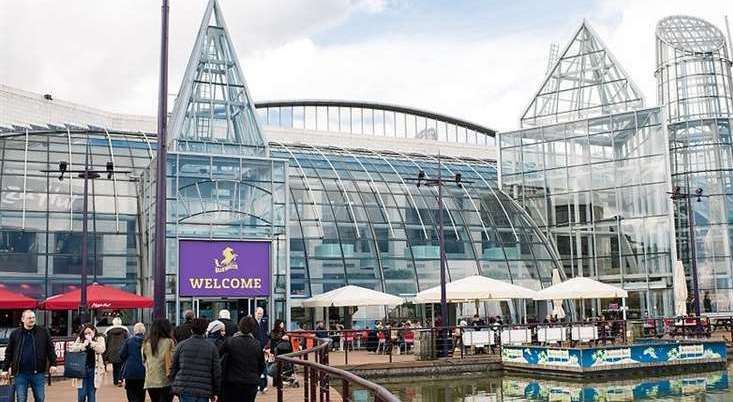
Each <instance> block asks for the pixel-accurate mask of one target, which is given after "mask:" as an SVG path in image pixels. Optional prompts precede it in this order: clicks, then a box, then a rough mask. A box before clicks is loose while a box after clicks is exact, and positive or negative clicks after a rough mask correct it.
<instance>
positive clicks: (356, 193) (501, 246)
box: [0, 127, 559, 296]
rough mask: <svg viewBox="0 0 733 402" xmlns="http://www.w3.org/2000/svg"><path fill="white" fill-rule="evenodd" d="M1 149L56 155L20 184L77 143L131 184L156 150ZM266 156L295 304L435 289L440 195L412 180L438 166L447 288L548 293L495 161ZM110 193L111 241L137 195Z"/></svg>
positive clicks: (109, 138)
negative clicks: (276, 173)
mask: <svg viewBox="0 0 733 402" xmlns="http://www.w3.org/2000/svg"><path fill="white" fill-rule="evenodd" d="M0 137H3V138H5V140H6V141H10V140H12V141H13V143H14V144H17V148H18V149H19V151H18V152H20V153H19V154H18V155H19V157H22V156H23V155H24V152H23V150H24V149H29V150H34V152H38V151H42V150H43V149H44V148H47V147H51V148H52V149H50V151H52V152H54V155H51V154H50V153H49V155H48V156H47V155H37V156H38V158H39V159H40V160H44V161H49V162H48V163H36V162H33V163H34V165H33V166H32V167H29V168H27V172H28V173H27V174H28V175H32V174H33V175H36V174H37V171H39V170H42V169H46V168H49V167H50V168H54V167H55V166H51V165H53V164H55V163H56V162H55V159H57V158H58V157H60V156H59V155H64V156H66V155H68V154H69V152H72V151H73V160H74V162H73V163H74V164H76V163H80V159H79V158H80V157H81V156H80V155H83V153H81V152H82V151H80V150H83V147H84V144H85V143H86V141H85V138H88V141H89V143H90V144H91V145H92V153H93V154H95V155H100V158H102V159H104V160H105V161H106V160H109V159H111V160H113V161H114V162H115V164H116V165H117V166H121V167H125V168H129V170H132V171H133V172H139V171H140V170H141V169H144V168H145V167H146V166H147V164H148V163H149V161H150V160H151V159H152V157H154V155H155V150H156V143H155V138H154V137H150V136H149V135H146V134H144V133H124V132H112V131H108V130H102V129H83V128H80V127H76V128H73V129H72V128H71V127H68V128H66V129H62V128H60V127H35V128H29V129H28V130H27V131H26V130H25V129H23V130H22V131H15V132H6V133H4V134H0ZM46 138H48V140H46ZM39 147H40V148H39ZM270 148H271V153H272V156H273V157H276V158H282V159H287V160H288V161H289V178H288V182H289V192H290V212H289V217H290V218H289V235H290V240H289V242H290V265H291V292H292V294H294V295H303V296H308V295H311V294H318V293H321V292H324V291H328V290H331V289H334V288H337V287H340V286H343V285H345V284H355V285H360V286H365V287H369V288H372V289H379V290H385V291H387V292H390V293H394V294H405V295H409V294H414V293H416V292H418V291H420V290H423V289H427V288H429V287H432V286H436V285H437V284H438V281H439V265H440V264H439V258H438V230H437V221H438V211H437V189H436V188H435V187H425V186H422V187H419V188H418V187H417V186H415V184H414V181H410V180H411V179H414V178H416V177H417V172H418V171H420V170H422V171H424V172H425V173H426V176H427V178H433V177H436V176H437V172H438V168H439V166H440V168H441V169H442V172H441V174H442V176H443V177H449V178H450V177H455V174H457V173H460V174H461V175H462V183H463V185H462V186H457V185H446V186H445V187H444V203H445V206H446V209H445V211H444V216H443V217H444V222H445V226H444V235H445V241H446V257H447V268H448V277H449V279H459V278H462V277H465V276H469V275H474V274H477V273H478V274H481V275H487V276H490V277H492V278H498V279H504V280H508V281H511V282H513V283H517V284H520V285H522V286H526V287H530V288H535V289H537V288H540V287H542V286H544V285H547V284H549V283H550V281H551V272H552V269H553V268H558V267H559V264H558V260H557V258H556V257H555V254H554V251H553V249H552V246H548V245H549V244H550V243H548V242H547V241H546V239H544V237H543V235H542V233H541V232H540V230H538V229H537V227H536V225H535V224H534V223H533V222H532V221H531V219H530V218H529V216H528V215H527V213H526V212H525V211H524V210H523V209H522V208H521V207H520V206H519V205H518V204H517V203H516V202H514V201H513V200H512V199H511V198H510V197H509V196H507V195H506V194H504V193H502V192H501V191H499V190H498V189H497V187H496V177H497V172H496V166H495V163H494V162H493V161H489V160H479V159H471V158H455V157H451V158H445V157H444V158H443V159H442V161H441V164H440V165H439V164H438V160H437V157H436V156H433V155H426V154H414V153H411V154H405V153H397V152H390V151H377V150H364V149H358V150H357V149H346V148H339V147H315V146H309V145H302V144H299V145H287V144H280V143H270ZM34 155H35V154H34ZM34 158H35V156H34ZM20 160H21V162H20V163H22V161H23V159H22V158H21V159H20ZM25 163H26V164H28V165H30V164H31V161H30V160H28V161H26V162H25ZM21 168H22V167H21ZM21 171H23V170H21ZM111 185H112V189H111V190H110V192H109V193H110V194H109V197H107V198H99V200H103V199H108V200H109V205H106V204H105V205H98V206H97V207H98V208H100V209H104V210H107V209H108V210H109V212H110V213H112V214H113V216H114V217H115V218H114V221H115V223H116V225H115V227H116V230H122V231H124V230H125V226H124V225H122V224H120V223H121V222H120V214H136V213H137V212H138V211H137V203H136V202H135V201H134V197H135V193H136V191H137V189H136V187H135V186H133V185H131V183H127V181H125V182H124V186H123V182H122V181H120V180H118V181H116V182H113V183H111ZM54 191H55V192H59V193H63V192H64V191H68V192H69V194H66V195H65V196H64V195H63V194H60V195H59V196H58V197H67V198H68V199H70V200H72V199H75V197H76V198H78V194H79V189H78V188H74V187H72V186H63V187H60V188H58V189H56V190H54ZM72 205H73V203H71V202H69V203H68V204H67V205H66V206H65V207H64V206H63V205H60V206H59V208H57V209H58V211H57V212H59V213H62V214H63V213H64V212H66V214H67V215H66V216H67V218H68V219H69V221H68V223H69V225H70V224H71V222H72V220H73V219H74V218H77V219H78V216H77V217H74V216H73V215H75V214H78V210H77V209H76V208H74V207H72ZM18 207H19V208H21V210H19V213H22V215H23V216H25V215H26V213H27V212H31V209H32V208H33V204H32V203H29V202H23V203H20V204H18ZM64 208H66V209H64ZM72 208H73V209H72ZM117 222H120V223H117ZM67 230H68V229H67Z"/></svg>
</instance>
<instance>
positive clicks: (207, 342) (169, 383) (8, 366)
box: [2, 308, 292, 402]
mask: <svg viewBox="0 0 733 402" xmlns="http://www.w3.org/2000/svg"><path fill="white" fill-rule="evenodd" d="M21 320H22V325H21V327H20V328H18V329H16V330H14V331H13V332H12V333H11V335H10V339H9V343H8V346H7V348H6V353H5V360H4V362H3V365H2V378H3V379H7V378H9V377H10V376H13V377H14V379H15V388H16V391H15V392H16V400H17V402H27V400H28V389H29V388H30V390H31V391H32V393H33V400H34V401H35V402H43V401H44V398H45V375H46V373H49V374H55V373H56V358H57V356H56V350H55V348H54V344H53V342H52V340H51V335H50V333H49V331H48V330H47V329H46V328H43V327H40V326H38V325H36V317H35V313H34V312H33V311H32V310H26V311H24V312H23V314H22V319H21ZM283 344H287V345H289V341H288V337H287V335H286V333H285V326H284V323H282V321H280V320H277V321H276V323H275V327H274V329H273V331H272V332H271V333H270V334H268V332H267V324H266V322H265V320H264V310H263V309H262V308H258V309H257V310H256V312H255V314H254V316H247V317H244V318H242V319H241V320H240V321H239V322H238V323H234V322H233V321H232V320H231V314H230V312H229V311H228V310H221V311H220V312H219V318H218V319H217V320H213V321H211V322H209V320H207V319H206V318H200V317H199V318H197V317H195V316H194V314H193V312H192V311H190V310H189V311H186V312H185V313H184V322H183V323H182V324H181V325H179V326H177V327H175V328H174V327H173V325H171V323H170V322H169V321H168V320H167V319H156V320H154V321H153V322H152V324H151V325H150V326H149V327H146V325H145V324H143V323H141V322H138V323H136V324H135V325H134V326H133V327H132V334H130V333H129V330H128V329H127V327H125V326H123V325H122V321H121V320H120V319H119V318H115V320H114V321H113V325H112V327H110V328H108V329H107V330H106V331H105V333H100V332H99V331H98V330H97V328H96V327H95V326H94V325H92V324H91V323H87V324H84V325H82V327H81V328H80V330H79V332H78V334H77V336H76V338H75V340H74V341H73V342H72V343H71V344H70V345H69V346H68V352H81V353H84V354H83V356H84V357H85V362H86V365H85V370H84V371H83V375H81V376H80V377H81V378H74V379H73V380H72V384H73V386H75V387H76V388H77V395H78V402H96V390H97V389H99V387H100V386H101V385H102V379H103V376H104V375H105V373H106V371H107V370H106V367H107V364H108V363H109V364H111V365H112V376H113V383H114V384H115V385H116V386H119V387H123V386H124V388H125V392H126V396H127V400H128V401H129V402H145V397H146V392H147V395H148V397H149V399H150V401H151V402H171V401H172V400H173V397H174V396H177V397H178V399H179V400H180V402H208V401H216V400H218V401H221V402H229V401H231V402H234V401H236V402H240V401H254V400H255V397H256V396H257V394H258V392H265V391H266V390H267V384H268V380H267V373H268V370H267V363H266V358H265V356H266V355H268V356H271V354H270V347H271V345H272V348H273V354H275V353H287V352H289V351H292V349H288V348H287V347H285V346H283Z"/></svg>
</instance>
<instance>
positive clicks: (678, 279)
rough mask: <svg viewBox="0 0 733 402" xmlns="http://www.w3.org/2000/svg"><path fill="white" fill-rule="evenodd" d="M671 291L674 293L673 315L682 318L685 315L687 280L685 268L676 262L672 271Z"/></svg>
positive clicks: (678, 261) (679, 262)
mask: <svg viewBox="0 0 733 402" xmlns="http://www.w3.org/2000/svg"><path fill="white" fill-rule="evenodd" d="M672 290H673V292H674V314H675V315H676V316H679V317H682V316H686V315H687V279H686V278H685V266H684V265H682V261H680V260H677V261H675V263H674V268H673V270H672Z"/></svg>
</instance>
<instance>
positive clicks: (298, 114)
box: [255, 100, 496, 145]
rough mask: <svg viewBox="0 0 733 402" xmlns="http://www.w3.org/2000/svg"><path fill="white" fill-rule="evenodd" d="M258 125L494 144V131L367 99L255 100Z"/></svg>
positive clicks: (446, 117)
mask: <svg viewBox="0 0 733 402" xmlns="http://www.w3.org/2000/svg"><path fill="white" fill-rule="evenodd" d="M255 106H256V108H257V113H258V115H259V117H260V121H261V122H262V124H265V125H268V126H271V127H282V128H294V129H306V130H315V131H323V132H332V133H345V134H357V135H373V136H378V137H393V138H410V139H418V140H425V141H437V142H448V143H456V144H471V145H494V136H495V135H496V131H494V130H492V129H490V128H488V127H485V126H481V125H479V124H475V123H471V122H468V121H465V120H460V119H456V118H453V117H450V116H445V115H441V114H438V113H433V112H428V111H425V110H420V109H414V108H408V107H404V106H397V105H387V104H381V103H371V102H351V101H336V100H288V101H271V102H258V103H257V104H256V105H255Z"/></svg>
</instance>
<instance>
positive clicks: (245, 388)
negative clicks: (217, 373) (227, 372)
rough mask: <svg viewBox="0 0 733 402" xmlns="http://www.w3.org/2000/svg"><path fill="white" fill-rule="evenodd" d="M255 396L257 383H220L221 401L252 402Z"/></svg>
mask: <svg viewBox="0 0 733 402" xmlns="http://www.w3.org/2000/svg"><path fill="white" fill-rule="evenodd" d="M256 397H257V384H235V383H231V382H223V383H222V384H221V400H220V401H221V402H254V400H255V398H256Z"/></svg>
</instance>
